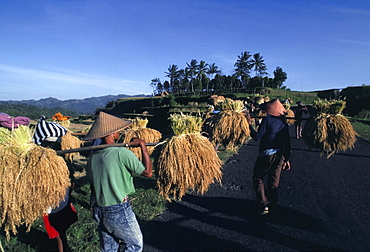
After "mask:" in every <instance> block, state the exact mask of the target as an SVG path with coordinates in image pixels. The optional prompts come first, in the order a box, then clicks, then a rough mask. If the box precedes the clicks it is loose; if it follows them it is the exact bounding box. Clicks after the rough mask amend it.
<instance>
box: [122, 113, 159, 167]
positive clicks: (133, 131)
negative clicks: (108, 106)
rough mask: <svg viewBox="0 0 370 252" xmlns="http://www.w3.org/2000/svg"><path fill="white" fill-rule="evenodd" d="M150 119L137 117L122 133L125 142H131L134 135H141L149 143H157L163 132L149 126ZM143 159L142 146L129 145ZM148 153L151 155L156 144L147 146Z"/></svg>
mask: <svg viewBox="0 0 370 252" xmlns="http://www.w3.org/2000/svg"><path fill="white" fill-rule="evenodd" d="M147 124H148V119H142V118H139V117H137V118H135V119H134V120H133V121H132V124H131V126H130V128H128V129H127V130H125V132H124V134H123V135H122V139H121V140H120V141H123V142H124V143H128V142H130V140H131V139H132V138H133V137H139V138H141V139H143V140H144V141H145V142H147V143H157V142H159V141H160V140H161V138H162V134H161V133H160V132H159V131H158V130H155V129H151V128H147V127H146V126H147ZM128 148H129V149H130V150H131V151H132V152H133V153H134V154H135V155H136V157H138V158H139V160H140V161H141V157H142V155H141V149H140V147H128ZM147 149H148V153H149V155H151V154H152V153H153V151H154V149H155V146H147Z"/></svg>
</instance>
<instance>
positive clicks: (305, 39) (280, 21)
mask: <svg viewBox="0 0 370 252" xmlns="http://www.w3.org/2000/svg"><path fill="white" fill-rule="evenodd" d="M0 48H1V49H0V85H1V92H0V100H24V99H36V100H38V99H41V98H47V97H55V98H58V99H60V100H67V99H83V98H88V97H95V96H102V95H108V94H112V95H116V94H128V95H136V94H151V93H152V88H151V87H150V86H149V84H150V82H151V80H152V79H153V78H156V77H158V78H160V79H161V80H162V81H164V80H167V78H166V77H165V75H166V74H165V73H164V72H166V71H167V69H168V67H169V66H170V65H172V64H175V65H177V66H178V67H179V68H185V67H186V63H189V62H190V61H191V60H192V59H196V60H197V61H198V62H199V61H200V60H204V61H205V62H207V63H210V64H211V63H215V64H216V65H217V66H218V67H219V68H221V69H222V73H223V74H225V75H230V74H232V71H233V69H234V63H235V62H236V60H237V57H238V55H240V54H241V53H242V52H244V51H248V52H250V53H251V54H254V53H260V54H261V55H262V56H263V58H264V60H265V63H266V66H267V69H268V70H267V72H268V73H269V76H270V77H272V78H273V71H274V70H275V69H276V67H278V66H279V67H281V68H282V69H283V71H285V72H286V73H287V76H288V79H287V81H286V82H285V83H284V84H285V85H286V86H287V87H288V88H290V89H291V90H298V91H314V90H325V89H331V88H345V87H348V86H360V85H363V84H366V85H369V84H370V69H369V68H370V64H369V61H370V1H368V0H328V1H326V0H310V1H299V0H281V1H279V0H267V1H265V0H239V1H236V0H213V1H211V0H187V1H180V0H135V1H130V0H128V1H124V0H104V1H103V0H100V1H96V0H37V1H27V0H23V1H20V0H0ZM252 76H253V73H252Z"/></svg>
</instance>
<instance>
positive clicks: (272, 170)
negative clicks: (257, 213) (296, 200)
mask: <svg viewBox="0 0 370 252" xmlns="http://www.w3.org/2000/svg"><path fill="white" fill-rule="evenodd" d="M283 165H284V160H283V155H282V154H281V153H279V152H278V153H275V154H272V155H270V156H264V157H257V161H256V164H255V167H254V173H253V185H254V189H255V192H256V198H257V203H258V204H260V206H267V205H269V204H272V205H275V204H276V203H277V196H278V192H277V190H278V187H279V182H280V174H281V171H282V168H283ZM266 176H267V186H266V187H265V184H264V179H265V177H266Z"/></svg>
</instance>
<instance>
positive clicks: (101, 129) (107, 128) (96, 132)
mask: <svg viewBox="0 0 370 252" xmlns="http://www.w3.org/2000/svg"><path fill="white" fill-rule="evenodd" d="M131 123H132V122H131V121H130V120H124V119H121V118H118V117H116V116H112V115H110V114H107V113H105V112H100V113H99V115H98V117H97V118H96V120H95V122H94V124H93V125H92V127H91V129H90V131H89V132H88V133H87V135H86V136H85V138H84V140H92V139H97V138H102V137H105V136H108V135H110V134H112V133H114V132H116V131H119V130H122V129H124V128H126V127H128V126H130V124H131Z"/></svg>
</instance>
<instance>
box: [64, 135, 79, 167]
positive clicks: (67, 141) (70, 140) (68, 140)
mask: <svg viewBox="0 0 370 252" xmlns="http://www.w3.org/2000/svg"><path fill="white" fill-rule="evenodd" d="M82 143H83V141H81V140H80V139H79V138H78V137H75V136H73V135H72V134H71V132H70V131H67V133H66V134H65V135H64V136H62V142H61V149H62V150H69V149H76V148H80V147H81V146H82ZM79 157H80V153H79V152H74V153H67V154H65V156H64V159H65V160H66V161H68V162H70V163H72V162H73V160H74V159H77V158H79Z"/></svg>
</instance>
